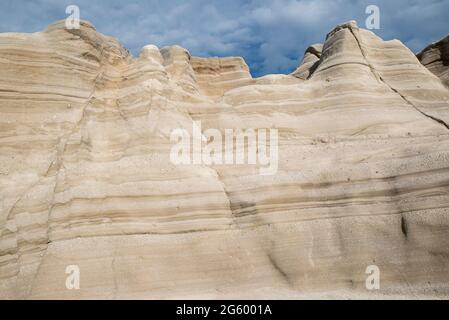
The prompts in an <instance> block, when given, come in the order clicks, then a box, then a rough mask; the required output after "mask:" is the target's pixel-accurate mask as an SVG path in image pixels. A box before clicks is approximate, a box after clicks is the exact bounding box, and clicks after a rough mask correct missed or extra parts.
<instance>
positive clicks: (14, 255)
mask: <svg viewBox="0 0 449 320" xmlns="http://www.w3.org/2000/svg"><path fill="white" fill-rule="evenodd" d="M446 39H447V38H446ZM440 48H443V49H440ZM446 49H447V41H446V42H444V46H443V45H438V44H437V45H435V46H433V47H431V48H430V49H428V50H425V51H424V53H421V54H420V55H419V57H420V59H421V61H422V62H423V64H424V65H423V64H421V63H420V61H419V60H418V59H417V57H415V55H414V54H413V53H412V52H410V50H409V49H408V48H406V47H405V46H404V45H403V44H402V43H401V42H400V41H398V40H392V41H383V40H382V39H380V38H379V37H377V36H376V35H375V34H373V33H372V32H370V31H367V30H363V29H360V28H358V27H357V26H356V24H355V23H354V22H349V23H346V24H343V25H340V26H337V27H336V28H335V29H334V30H332V31H331V32H330V33H329V34H328V35H327V37H326V39H325V41H324V44H323V45H320V44H317V45H313V46H311V47H310V48H309V49H307V51H306V53H305V56H304V59H303V61H302V63H301V64H300V65H299V66H298V68H297V70H296V71H295V72H293V73H292V74H291V75H267V76H264V77H261V78H256V79H254V78H252V77H251V75H250V73H249V70H248V67H247V65H246V63H245V62H244V60H243V59H242V58H238V57H230V58H199V57H192V56H191V55H190V54H189V52H188V51H187V50H185V49H183V48H181V47H177V46H174V47H166V48H162V49H159V48H157V47H155V46H153V45H149V46H146V47H144V48H143V49H142V51H141V54H140V56H139V57H137V58H133V57H132V56H131V55H130V54H129V53H128V51H127V50H126V49H124V48H123V47H122V45H121V44H120V43H119V42H117V41H116V40H115V39H113V38H111V37H106V36H104V35H102V34H100V33H98V32H96V31H95V29H94V28H93V26H92V25H91V24H89V23H87V22H83V23H82V24H81V28H80V29H79V30H66V29H65V27H64V22H58V23H56V24H53V25H51V26H49V27H48V28H47V29H46V30H45V31H43V32H39V33H33V34H18V33H3V34H0V149H1V152H0V195H1V200H2V201H1V208H0V298H10V299H14V298H16V299H17V298H28V299H41V298H62V299H76V298H106V299H111V298H143V299H150V298H179V299H182V298H283V299H289V298H309V297H319V298H382V297H438V298H440V297H443V298H448V296H449V209H448V208H449V194H448V192H449V183H448V181H449V129H448V124H449V90H448V88H447V87H445V85H444V83H446V84H447V74H448V66H447V63H445V62H444V61H446V60H447V59H446V60H445V59H444V52H445V51H444V50H446ZM446 51H447V50H446ZM441 52H443V54H441ZM442 57H443V58H442ZM432 61H433V62H432ZM425 66H428V67H429V69H430V71H429V70H428V69H427V68H426V67H425ZM438 76H441V79H440V78H439V77H438ZM193 121H201V123H202V127H203V130H206V129H208V128H217V129H220V130H223V131H224V130H225V129H247V128H256V129H257V128H277V129H278V130H279V169H278V171H277V173H276V174H275V175H271V176H261V175H259V170H258V167H257V166H254V165H210V166H207V165H178V166H175V165H173V164H172V163H171V162H170V157H169V152H170V148H171V147H172V145H173V143H172V142H171V141H170V132H171V131H172V130H173V129H175V128H185V129H187V130H191V129H192V122H193ZM68 265H78V266H79V268H80V272H81V278H80V279H81V281H80V285H81V288H80V290H67V289H66V286H65V282H66V277H67V274H66V273H65V270H66V267H67V266H68ZM369 265H376V266H378V267H379V269H380V276H381V278H380V281H381V282H380V285H381V287H380V290H375V291H368V290H367V289H366V287H365V280H366V277H367V275H366V274H365V270H366V268H367V266H369Z"/></svg>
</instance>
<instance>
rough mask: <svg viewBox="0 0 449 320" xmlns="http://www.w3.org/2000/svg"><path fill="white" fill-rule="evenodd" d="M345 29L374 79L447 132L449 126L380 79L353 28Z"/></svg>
mask: <svg viewBox="0 0 449 320" xmlns="http://www.w3.org/2000/svg"><path fill="white" fill-rule="evenodd" d="M347 28H348V29H349V31H350V32H351V34H352V35H353V37H354V39H355V41H356V42H357V45H358V47H359V49H360V52H361V54H362V56H363V58H364V59H365V61H366V63H367V65H368V67H369V68H370V70H371V72H372V73H373V75H374V77H375V78H376V79H377V80H378V81H379V80H380V81H381V82H382V83H384V84H385V85H386V86H387V87H388V88H390V90H391V91H393V92H394V93H396V94H397V95H399V96H400V97H401V99H402V100H404V101H405V102H406V103H407V104H408V105H410V106H412V107H413V108H414V109H415V110H416V111H418V112H419V113H421V114H422V115H423V116H425V117H427V118H429V119H431V120H433V121H435V122H437V123H438V124H440V125H442V126H444V127H445V128H446V129H448V130H449V125H448V124H447V123H446V122H444V121H443V120H441V119H438V118H436V117H434V116H431V115H429V114H427V113H425V112H424V111H422V110H421V109H419V108H418V107H417V106H415V104H414V103H412V102H411V101H410V100H409V99H407V98H406V97H405V96H404V95H403V94H402V93H400V92H399V91H398V90H397V89H395V88H393V87H392V86H391V85H390V84H389V83H388V82H387V81H385V79H383V78H382V76H381V75H380V74H379V73H378V72H377V71H376V69H375V68H374V66H373V65H372V64H371V63H370V62H369V60H368V57H367V56H366V53H365V50H364V49H363V47H362V45H361V43H360V39H359V37H358V36H357V35H356V32H355V31H358V30H355V31H354V27H353V26H352V25H350V24H348V25H347Z"/></svg>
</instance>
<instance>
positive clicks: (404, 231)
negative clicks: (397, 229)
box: [401, 215, 408, 238]
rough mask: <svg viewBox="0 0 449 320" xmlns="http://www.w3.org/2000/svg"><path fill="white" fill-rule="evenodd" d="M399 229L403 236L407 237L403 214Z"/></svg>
mask: <svg viewBox="0 0 449 320" xmlns="http://www.w3.org/2000/svg"><path fill="white" fill-rule="evenodd" d="M401 231H402V233H403V234H404V236H405V237H406V238H407V237H408V225H407V221H406V220H405V217H404V215H401Z"/></svg>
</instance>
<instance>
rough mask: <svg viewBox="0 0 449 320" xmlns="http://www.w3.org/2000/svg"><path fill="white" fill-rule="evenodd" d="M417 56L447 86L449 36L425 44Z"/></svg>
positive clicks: (448, 77)
mask: <svg viewBox="0 0 449 320" xmlns="http://www.w3.org/2000/svg"><path fill="white" fill-rule="evenodd" d="M417 57H418V59H419V61H421V63H422V64H423V65H425V66H426V67H427V68H428V69H429V70H430V71H432V72H433V73H434V74H435V75H436V76H437V77H439V78H440V79H441V80H442V81H443V83H444V84H445V85H446V86H447V87H449V36H447V37H445V38H443V39H441V40H440V41H438V42H435V43H432V44H431V45H429V46H427V47H426V48H424V49H423V50H422V51H421V52H419V53H418V54H417Z"/></svg>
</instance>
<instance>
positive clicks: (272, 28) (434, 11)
mask: <svg viewBox="0 0 449 320" xmlns="http://www.w3.org/2000/svg"><path fill="white" fill-rule="evenodd" d="M68 4H77V5H78V6H79V7H80V9H81V18H83V19H85V20H89V21H91V22H92V23H93V24H94V25H95V26H96V27H97V29H98V30H99V31H100V32H103V33H105V34H108V35H113V36H115V37H117V38H118V39H119V40H120V41H121V42H122V43H123V44H124V45H125V46H126V47H127V48H129V49H130V50H131V51H132V52H133V53H134V54H138V52H139V50H140V48H141V47H143V46H144V45H146V44H149V43H152V44H155V45H157V46H159V47H162V46H165V45H172V44H179V45H181V46H184V47H186V48H187V49H188V50H189V51H190V52H191V53H192V54H194V55H202V56H211V55H218V56H223V55H241V56H244V58H245V59H246V61H247V62H248V64H249V65H250V67H251V69H252V71H253V73H254V74H256V75H260V74H265V73H272V72H290V71H291V70H293V69H294V68H295V67H296V65H297V61H298V59H300V58H301V57H302V55H303V52H304V50H305V49H306V47H307V46H308V45H310V44H312V43H315V42H322V41H323V40H324V38H325V36H326V34H327V32H329V31H330V30H331V29H332V28H333V27H334V26H335V25H336V24H339V23H341V22H344V21H347V20H351V19H356V20H358V21H359V25H360V26H362V27H363V23H364V21H365V18H366V15H365V8H366V6H367V5H369V4H376V5H377V6H379V7H380V13H381V30H378V31H377V33H378V34H379V35H380V36H382V37H384V38H386V39H392V38H399V39H401V40H402V41H403V42H404V43H406V44H407V45H409V46H410V47H411V49H412V50H414V51H417V50H419V49H421V48H422V47H423V46H425V45H426V44H428V43H430V42H432V41H435V40H438V39H439V38H441V37H443V36H444V35H446V34H447V33H449V27H448V23H447V17H448V16H449V1H448V0H430V1H429V0H414V1H412V2H410V1H409V0H397V1H391V0H377V1H371V0H355V1H350V0H334V1H332V0H329V1H328V0H313V1H312V0H299V1H295V0H278V1H272V0H258V1H256V0H239V1H227V0H222V1H208V0H192V1H189V2H185V1H181V0H166V1H155V0H152V1H147V0H135V1H132V0H128V1H119V0H103V1H100V0H99V1H92V0H78V1H74V0H62V1H60V0H35V1H25V0H2V10H1V12H0V31H23V32H33V31H38V30H41V29H43V28H44V27H45V26H46V25H48V24H50V23H52V22H54V21H55V20H58V19H62V18H64V17H65V7H66V6H67V5H68Z"/></svg>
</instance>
